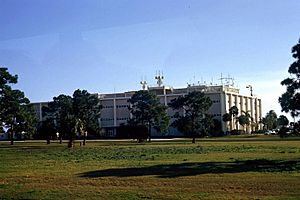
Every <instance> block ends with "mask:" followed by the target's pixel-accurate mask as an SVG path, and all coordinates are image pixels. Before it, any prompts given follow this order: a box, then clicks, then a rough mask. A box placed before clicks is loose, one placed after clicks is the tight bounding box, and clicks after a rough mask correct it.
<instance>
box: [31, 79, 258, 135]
mask: <svg viewBox="0 0 300 200" xmlns="http://www.w3.org/2000/svg"><path fill="white" fill-rule="evenodd" d="M162 78H163V77H161V76H157V77H156V79H157V86H155V87H147V86H146V84H145V82H141V83H142V84H143V89H145V90H149V91H150V92H152V93H154V94H156V95H157V96H158V97H159V99H160V102H161V103H162V104H164V105H166V106H167V105H168V103H170V102H171V100H172V99H175V98H177V97H179V96H183V95H186V94H188V93H189V92H191V91H201V92H204V93H205V94H206V95H207V96H208V97H209V98H210V99H211V101H212V103H213V104H212V106H211V108H210V109H209V113H210V114H211V115H212V116H213V118H214V119H217V120H219V121H220V122H221V123H222V130H223V131H224V132H225V131H228V130H234V129H237V130H245V131H246V132H247V133H250V132H251V131H255V130H258V129H261V124H260V123H259V122H260V120H261V118H262V105H261V99H260V98H258V97H257V96H251V95H250V96H245V95H241V94H240V93H239V89H238V88H235V87H232V86H230V85H217V86H207V85H192V86H191V85H189V86H187V87H184V88H172V87H168V86H164V85H162ZM134 93H135V91H129V92H124V93H111V94H98V97H99V99H100V100H101V104H102V106H103V109H102V110H101V118H100V119H99V123H100V125H101V127H102V130H103V133H102V134H103V135H105V136H108V137H114V136H115V135H116V128H117V127H119V126H120V125H121V124H126V123H127V120H128V119H130V118H131V115H130V112H129V109H128V108H129V106H130V104H129V103H128V99H130V98H131V96H132V95H133V94H134ZM44 105H47V103H45V102H43V103H34V106H35V110H36V112H37V116H38V119H39V120H42V115H41V108H42V106H44ZM232 106H236V107H237V108H238V109H239V114H238V115H241V114H242V112H243V111H244V112H248V113H249V114H250V115H251V117H252V119H253V121H252V123H251V125H249V126H246V127H241V126H240V125H239V124H238V123H236V120H235V119H233V120H232V121H231V122H229V123H227V124H226V123H225V122H223V120H222V116H223V115H224V114H225V113H228V112H229V109H230V108H231V107H232ZM167 113H168V115H169V116H170V118H171V122H172V121H173V120H174V118H172V116H173V115H174V113H175V112H174V111H173V110H172V109H171V108H168V109H167ZM155 134H158V133H155V131H153V135H154V136H155ZM166 135H169V136H178V135H181V134H180V133H179V132H178V131H177V130H176V129H174V128H172V127H170V128H169V130H168V132H167V133H166Z"/></svg>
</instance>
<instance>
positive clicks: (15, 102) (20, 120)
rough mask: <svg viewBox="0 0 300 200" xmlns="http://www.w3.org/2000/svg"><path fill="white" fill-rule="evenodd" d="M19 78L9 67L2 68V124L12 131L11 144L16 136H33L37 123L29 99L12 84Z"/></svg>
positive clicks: (0, 81)
mask: <svg viewBox="0 0 300 200" xmlns="http://www.w3.org/2000/svg"><path fill="white" fill-rule="evenodd" d="M17 80H18V76H17V75H11V74H10V73H9V72H8V69H7V68H0V124H1V126H2V128H3V127H4V128H6V129H7V131H9V132H10V139H11V144H13V139H14V137H18V136H19V137H23V138H31V136H32V135H33V133H34V132H35V124H36V117H35V114H34V111H33V107H32V106H31V105H30V101H29V99H28V98H26V97H25V95H24V93H23V92H22V91H20V90H15V89H12V88H11V86H10V84H16V83H17Z"/></svg>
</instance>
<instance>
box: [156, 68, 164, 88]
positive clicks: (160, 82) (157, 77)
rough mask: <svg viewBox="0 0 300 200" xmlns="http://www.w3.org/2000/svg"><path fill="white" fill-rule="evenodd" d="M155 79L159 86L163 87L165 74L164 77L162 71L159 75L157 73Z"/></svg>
mask: <svg viewBox="0 0 300 200" xmlns="http://www.w3.org/2000/svg"><path fill="white" fill-rule="evenodd" d="M155 79H156V80H157V86H158V87H161V86H162V85H163V79H164V76H163V72H162V75H160V71H158V74H157V72H156V76H155Z"/></svg>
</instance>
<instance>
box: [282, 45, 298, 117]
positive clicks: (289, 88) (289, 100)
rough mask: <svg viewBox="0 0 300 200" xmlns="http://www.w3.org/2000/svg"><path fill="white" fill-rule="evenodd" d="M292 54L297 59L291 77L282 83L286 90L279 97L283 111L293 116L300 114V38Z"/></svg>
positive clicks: (293, 64)
mask: <svg viewBox="0 0 300 200" xmlns="http://www.w3.org/2000/svg"><path fill="white" fill-rule="evenodd" d="M292 56H293V57H294V58H295V59H296V60H295V61H294V62H293V63H292V64H291V65H290V67H289V70H288V72H289V73H290V77H289V78H286V79H284V80H283V81H282V82H281V85H284V86H286V92H285V93H283V94H282V95H281V97H280V98H279V103H280V105H281V108H282V111H284V112H286V113H288V112H289V113H291V116H292V117H298V116H300V92H299V90H300V39H299V41H298V44H296V45H295V46H293V47H292Z"/></svg>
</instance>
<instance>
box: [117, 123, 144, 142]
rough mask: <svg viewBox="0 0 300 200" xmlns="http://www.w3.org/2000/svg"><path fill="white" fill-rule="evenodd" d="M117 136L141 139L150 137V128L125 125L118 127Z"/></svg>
mask: <svg viewBox="0 0 300 200" xmlns="http://www.w3.org/2000/svg"><path fill="white" fill-rule="evenodd" d="M116 131H117V133H116V138H120V139H137V140H139V141H142V140H146V139H147V138H148V129H147V127H145V126H129V125H124V126H120V127H117V130H116Z"/></svg>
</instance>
